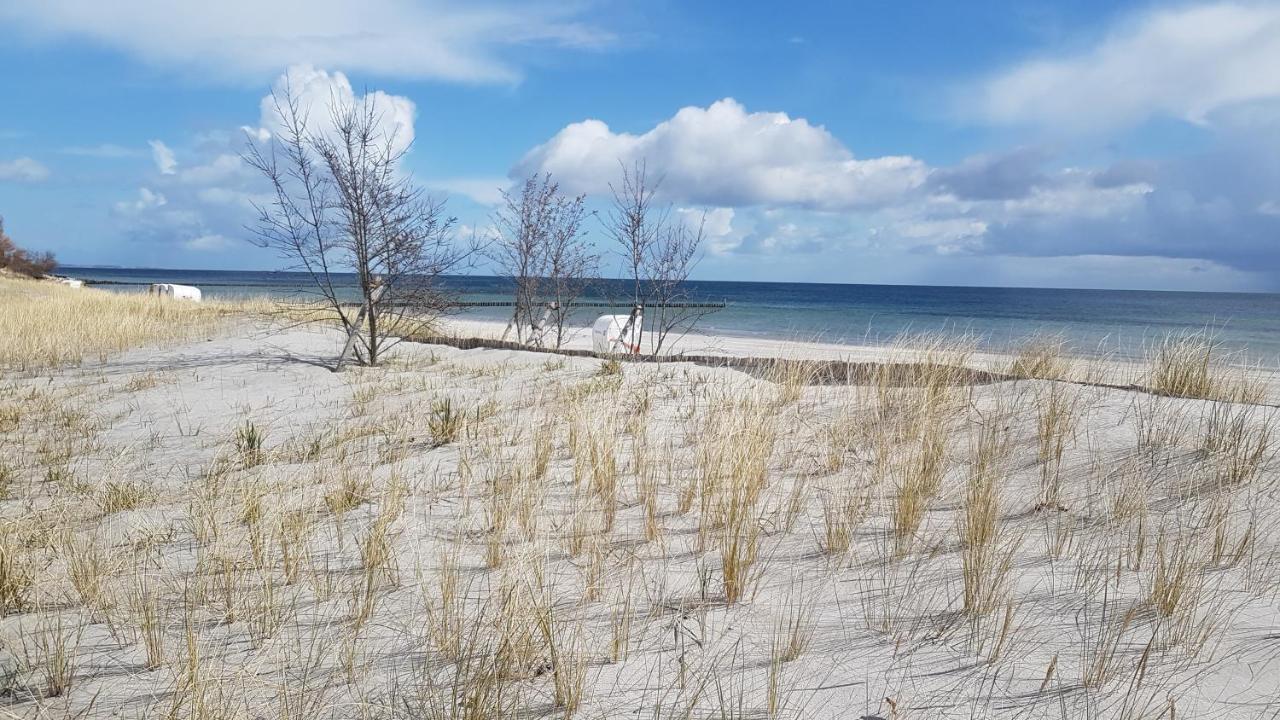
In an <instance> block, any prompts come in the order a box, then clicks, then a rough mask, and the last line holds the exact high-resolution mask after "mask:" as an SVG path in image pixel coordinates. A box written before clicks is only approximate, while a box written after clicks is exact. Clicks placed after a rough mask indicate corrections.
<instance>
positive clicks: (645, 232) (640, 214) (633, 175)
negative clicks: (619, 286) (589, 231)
mask: <svg viewBox="0 0 1280 720" xmlns="http://www.w3.org/2000/svg"><path fill="white" fill-rule="evenodd" d="M660 184H661V180H657V181H653V182H651V181H650V180H649V174H648V168H647V167H646V165H645V162H644V161H643V160H641V161H639V162H637V163H635V164H634V165H632V166H631V167H627V166H626V165H622V181H621V183H620V184H619V185H617V186H615V185H613V184H610V185H609V189H610V190H611V191H612V192H613V206H612V207H611V208H610V209H609V214H608V216H607V217H606V219H605V221H604V222H605V230H606V232H608V234H609V237H610V238H611V239H612V240H613V242H614V244H615V245H617V246H618V254H619V255H621V256H622V262H623V265H624V270H625V272H626V273H627V279H628V280H630V281H631V283H632V301H633V302H634V303H635V304H636V305H643V304H644V301H645V299H646V288H645V286H644V281H645V270H646V265H647V263H648V257H649V255H650V253H651V252H652V250H653V246H654V245H655V244H656V243H657V242H658V236H659V234H660V231H661V229H662V227H663V226H664V225H665V224H666V220H667V218H666V216H667V211H666V210H665V209H662V208H659V209H655V208H654V203H653V199H654V195H655V194H656V193H657V191H658V186H659V185H660Z"/></svg>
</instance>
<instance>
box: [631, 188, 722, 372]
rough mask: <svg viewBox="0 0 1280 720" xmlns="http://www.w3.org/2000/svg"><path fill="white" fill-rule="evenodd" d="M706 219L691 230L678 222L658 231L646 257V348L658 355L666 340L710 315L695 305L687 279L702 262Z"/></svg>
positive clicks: (708, 309)
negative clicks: (647, 346)
mask: <svg viewBox="0 0 1280 720" xmlns="http://www.w3.org/2000/svg"><path fill="white" fill-rule="evenodd" d="M706 222H707V216H706V213H703V214H702V217H701V219H700V220H699V221H698V226H697V227H696V228H692V227H690V226H688V225H686V224H685V223H684V222H681V221H680V220H677V221H676V222H674V223H671V224H669V225H666V226H664V227H662V228H661V230H660V232H659V233H658V240H657V242H655V243H654V244H653V246H652V247H651V248H650V252H649V253H648V254H647V255H646V256H645V275H646V280H647V285H648V288H649V300H648V302H649V305H650V306H652V308H653V309H652V311H651V312H650V314H649V330H650V333H649V344H650V346H651V348H652V350H651V352H652V353H653V354H654V355H657V354H658V353H659V352H661V351H662V348H663V346H664V345H666V344H667V341H668V340H669V339H671V340H677V339H679V338H681V337H683V336H684V335H685V334H687V333H688V332H689V331H690V330H693V328H694V326H695V325H697V323H698V321H699V320H701V319H702V318H703V317H706V316H707V314H709V313H711V312H713V310H712V309H711V308H707V307H705V306H700V305H698V304H697V303H696V302H695V301H696V298H694V297H693V296H692V294H691V293H690V292H689V275H690V273H692V272H693V269H694V268H695V267H697V264H698V261H699V260H701V257H702V255H701V253H702V239H703V237H704V229H705V227H706Z"/></svg>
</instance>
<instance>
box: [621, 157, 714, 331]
mask: <svg viewBox="0 0 1280 720" xmlns="http://www.w3.org/2000/svg"><path fill="white" fill-rule="evenodd" d="M661 183H662V181H661V179H660V178H659V179H657V180H651V179H650V178H649V175H648V169H647V167H646V165H645V162H644V161H639V162H637V163H635V164H633V165H632V166H631V167H627V166H626V165H623V166H622V180H621V182H620V183H619V185H617V186H614V185H610V189H611V190H612V191H613V206H612V208H611V209H610V211H609V214H608V216H607V217H606V219H605V221H604V222H605V229H606V231H607V232H608V234H609V237H610V238H611V239H612V240H613V242H614V244H615V245H616V246H617V247H618V254H619V255H621V257H622V260H623V264H624V272H626V273H627V280H628V281H630V283H631V284H632V295H633V302H634V304H635V305H636V306H639V307H641V308H644V309H645V311H646V312H645V321H646V322H647V323H648V324H649V328H650V335H649V347H650V352H651V353H652V354H654V355H657V354H659V353H660V352H661V351H662V348H663V347H664V345H666V344H667V342H668V340H669V339H671V338H672V337H673V334H674V336H680V335H683V334H685V333H687V332H689V331H690V330H692V329H693V327H694V326H695V325H696V324H697V322H698V320H700V319H701V318H702V317H704V316H705V315H706V314H707V312H708V310H707V309H706V308H697V307H688V305H687V304H688V303H689V302H690V301H691V300H692V298H691V297H690V294H689V285H688V280H689V275H690V273H691V272H692V271H693V269H694V267H696V266H697V264H698V261H699V259H700V258H701V248H702V240H703V235H704V233H703V225H704V224H705V220H706V216H705V214H704V216H703V220H702V222H700V223H699V225H698V227H697V228H696V229H694V228H690V227H689V226H687V225H686V224H685V223H684V222H683V221H681V220H679V219H676V220H674V221H672V219H671V208H670V206H662V205H657V204H656V203H655V200H654V198H655V195H656V194H657V191H658V187H659V186H660V185H661ZM639 342H643V339H641V340H640V341H639Z"/></svg>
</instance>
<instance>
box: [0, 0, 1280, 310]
mask: <svg viewBox="0 0 1280 720" xmlns="http://www.w3.org/2000/svg"><path fill="white" fill-rule="evenodd" d="M0 68H4V70H5V72H3V73H0V216H3V218H4V222H5V228H6V230H7V232H8V233H9V234H10V235H11V236H12V237H13V238H14V239H15V240H16V241H17V242H18V243H19V244H21V245H23V246H26V247H29V248H31V249H36V250H51V251H53V252H55V253H56V255H57V257H58V258H59V259H60V260H61V261H62V262H63V263H66V264H73V265H74V264H102V265H116V266H129V267H169V268H207V269H233V270H234V269H255V270H257V269H261V270H269V269H277V268H281V267H284V266H286V265H287V264H288V263H287V261H285V260H283V259H281V258H279V257H277V256H276V255H274V254H273V253H272V252H271V251H268V250H264V249H261V248H258V247H255V246H254V245H252V244H251V243H250V242H249V239H250V238H251V236H252V232H251V227H252V225H253V223H254V218H255V213H254V211H253V205H254V203H255V202H263V201H264V200H265V199H266V198H267V196H266V195H265V193H264V190H265V188H264V184H263V181H262V179H261V178H259V177H257V176H255V174H254V172H253V171H252V170H251V169H250V168H248V167H247V166H246V165H245V163H244V162H243V160H242V159H241V157H240V156H241V153H242V152H243V151H244V149H245V147H246V143H247V142H249V141H251V140H257V141H259V142H269V141H270V138H271V137H272V130H273V127H274V118H273V114H272V113H271V111H270V105H269V103H268V104H264V99H269V97H270V94H271V92H272V91H273V89H279V88H283V87H284V85H285V83H286V82H287V83H288V84H289V85H290V86H291V87H293V88H295V89H299V90H300V92H301V93H302V94H303V96H304V97H305V98H307V102H308V103H310V104H311V106H313V107H322V106H325V105H326V104H327V103H332V102H334V101H335V99H337V100H339V101H342V100H354V99H359V98H362V97H366V96H367V97H368V98H369V99H370V100H371V101H372V102H373V103H374V104H375V106H376V107H377V108H378V109H379V111H380V118H381V122H383V123H385V124H386V126H387V127H388V128H394V129H395V130H396V132H397V135H396V137H397V138H403V139H404V140H405V141H406V142H409V141H411V144H409V145H408V148H409V151H408V154H407V155H406V157H405V159H404V161H403V165H404V167H403V170H404V171H405V172H406V173H408V174H410V175H411V176H412V177H413V179H414V180H415V181H416V182H417V183H419V184H420V185H422V186H423V187H426V188H428V189H429V190H430V191H431V193H432V194H433V195H434V196H437V197H439V198H443V199H446V207H447V211H448V213H449V214H450V215H452V216H455V217H456V218H457V220H458V227H459V228H460V229H462V230H463V231H464V232H469V231H471V230H472V229H475V230H477V231H479V232H483V231H485V230H486V229H487V228H490V227H491V226H492V218H493V214H494V212H495V210H496V204H497V203H498V202H499V201H500V199H501V191H502V190H504V189H508V188H511V187H512V186H513V184H514V183H517V182H519V181H520V180H521V179H522V178H524V177H527V176H529V175H531V174H534V173H542V172H549V173H551V175H552V177H553V178H554V179H555V180H556V181H558V182H559V183H560V185H561V187H562V188H563V189H565V190H566V191H567V192H571V193H584V194H586V195H587V196H588V198H589V204H590V206H591V207H593V208H602V207H603V205H604V202H605V199H606V198H607V195H608V192H609V185H610V183H616V182H617V181H618V180H619V179H620V166H621V164H624V163H632V162H636V161H644V162H645V163H646V165H647V167H648V168H649V171H650V173H651V174H655V175H659V176H661V178H662V182H661V185H660V195H661V198H660V199H661V201H662V202H663V203H664V204H669V205H670V206H671V208H672V209H673V211H674V212H673V215H672V216H673V217H676V218H686V219H689V221H690V222H692V221H693V219H694V218H704V217H705V229H706V232H707V237H706V242H705V254H704V256H703V258H702V260H701V262H700V264H699V265H698V267H697V269H696V271H695V273H694V275H695V277H698V278H701V279H709V280H764V281H796V282H838V283H892V284H901V283H909V284H937V285H989V286H1042V287H1084V288H1091V287H1096V288H1132V289H1164V290H1228V291H1280V72H1277V69H1278V68H1280V3H1252V2H1228V3H1185V2H1179V3H1122V2H1090V1H1077V2H1070V3H1047V2H1039V1H1038V0H1022V1H1021V2H1011V3H1003V2H988V1H985V0H975V1H974V2H970V3H952V2H943V1H942V0H937V1H935V2H907V1H904V2H896V3H885V2H847V3H828V2H815V3H805V2H794V3H778V2H756V1H754V0H739V1H738V2H712V1H711V0H707V1H705V2H696V3H689V2H675V1H672V2H666V1H665V0H648V1H646V2H643V3H640V2H607V1H605V0H569V1H568V2H565V1H561V2H543V1H542V0H532V1H525V2H505V1H496V0H468V1H467V2H437V1H431V2H427V1H423V0H418V1H414V0H365V2H363V3H359V4H355V3H349V2H343V1H342V0H253V1H250V0H223V1H222V2H218V3H207V2H206V3H192V2H172V1H171V0H117V1H116V2H112V3H101V2H96V1H94V0H42V2H28V1H26V0H0ZM587 230H588V231H589V233H590V235H591V236H592V237H593V238H595V239H597V240H598V241H599V242H600V243H601V246H602V250H607V249H608V248H607V247H605V246H604V244H605V242H606V241H605V240H604V236H605V233H604V232H603V230H602V228H601V227H600V224H599V223H598V222H596V221H595V220H589V221H588V224H587ZM610 257H611V256H606V258H610ZM612 264H616V263H613V262H612V261H611V260H608V259H607V260H606V263H605V272H606V273H608V272H610V271H611V270H612V267H611V265H612ZM484 270H485V268H483V267H480V268H477V271H480V272H483V271H484Z"/></svg>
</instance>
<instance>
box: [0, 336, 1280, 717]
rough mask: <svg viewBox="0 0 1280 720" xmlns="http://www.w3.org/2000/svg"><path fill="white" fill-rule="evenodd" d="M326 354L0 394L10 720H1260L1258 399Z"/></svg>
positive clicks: (743, 345)
mask: <svg viewBox="0 0 1280 720" xmlns="http://www.w3.org/2000/svg"><path fill="white" fill-rule="evenodd" d="M454 329H455V330H458V331H459V332H463V331H465V332H467V333H471V334H476V333H481V332H485V333H487V332H492V331H495V330H496V332H497V333H499V334H500V333H501V327H496V328H495V327H494V326H492V325H488V326H483V327H481V326H467V327H460V326H457V325H455V326H454ZM341 339H342V338H341V336H340V335H339V334H338V333H336V332H332V331H326V330H318V329H305V328H304V329H296V328H295V329H284V328H281V327H279V326H274V325H271V324H270V323H266V322H264V321H249V322H239V323H235V324H232V325H230V326H225V325H224V326H220V328H219V329H218V330H217V331H211V332H209V333H207V335H206V336H204V337H200V338H196V339H192V340H182V341H177V342H168V343H164V344H162V345H160V346H153V347H141V348H137V349H134V350H128V351H125V352H122V353H118V354H112V355H111V356H110V357H107V358H106V359H105V360H103V361H88V362H85V363H84V364H81V365H79V366H75V367H61V368H56V369H51V370H44V371H39V372H25V373H8V374H6V377H5V382H4V385H3V395H2V396H0V438H3V440H4V444H3V452H2V453H0V467H3V469H4V478H5V480H4V487H5V498H6V499H5V500H4V501H3V505H0V510H2V513H3V526H2V527H0V540H2V541H3V544H2V547H3V550H4V553H3V555H2V557H3V562H0V571H2V572H0V588H2V589H3V591H4V592H3V593H0V600H3V602H4V611H5V617H4V619H3V621H0V631H2V632H3V635H2V637H3V645H0V648H3V649H2V650H0V653H2V656H0V660H2V663H3V667H4V668H5V672H6V677H7V678H8V679H7V680H6V682H7V686H6V687H7V688H8V689H7V691H6V695H5V698H4V703H5V712H6V713H10V714H12V715H14V716H19V717H51V716H57V717H62V716H77V717H265V716H268V715H271V716H278V717H290V718H303V717H351V716H357V715H358V716H365V717H409V716H413V717H440V718H446V717H447V718H454V717H459V718H461V717H512V716H522V715H526V714H527V715H530V716H555V717H564V716H573V717H620V716H633V715H636V714H641V715H651V716H654V717H677V716H678V717H708V716H710V717H757V716H758V717H822V718H826V717H830V718H837V717H881V718H907V717H1082V716H1090V717H1162V716H1169V717H1174V713H1176V714H1177V716H1194V717H1261V716H1265V715H1268V714H1269V713H1273V712H1274V711H1275V709H1276V706H1275V697H1276V695H1277V692H1280V687H1277V683H1280V660H1278V659H1277V655H1276V653H1275V640H1274V627H1275V618H1276V617H1277V610H1278V609H1280V608H1278V607H1277V605H1278V603H1280V596H1278V595H1277V590H1278V589H1280V567H1277V564H1276V560H1277V557H1278V556H1277V547H1280V546H1278V544H1277V543H1280V536H1278V535H1277V521H1276V519H1275V517H1276V513H1275V512H1274V509H1275V507H1276V503H1277V500H1276V497H1275V488H1276V479H1277V473H1276V469H1275V466H1274V463H1273V459H1274V457H1273V456H1274V447H1273V439H1272V438H1273V435H1272V432H1273V427H1274V412H1273V409H1272V408H1270V407H1267V406H1264V405H1256V404H1249V403H1223V402H1214V401H1210V400H1203V399H1193V398H1171V397H1162V396H1159V395H1155V394H1152V393H1148V392H1140V391H1132V390H1119V389H1107V388H1100V387H1094V386H1089V385H1085V384H1080V383H1074V382H1067V381H1052V380H1036V379H1022V380H1016V381H1008V382H998V383H991V384H983V385H967V384H963V383H954V382H953V380H954V379H955V378H956V377H957V376H955V375H954V374H952V373H950V372H949V371H947V370H945V369H944V366H943V365H939V366H938V370H937V372H935V373H933V374H930V375H928V380H927V381H925V382H923V383H922V384H921V385H920V386H907V387H898V386H893V385H891V384H887V383H882V384H875V383H869V384H865V385H854V386H845V385H835V386H833V385H808V384H807V383H806V381H805V375H804V364H803V363H785V364H779V366H778V370H777V372H776V374H774V375H773V376H771V377H766V378H760V377H753V376H750V375H746V374H743V373H741V372H738V371H735V370H731V369H724V368H710V367H704V366H700V365H693V364H689V363H664V364H662V365H650V364H632V363H623V364H621V365H620V366H617V365H612V364H610V363H607V362H605V361H602V360H597V359H590V358H580V357H563V356H556V355H551V354H546V353H528V352H518V351H508V350H486V349H477V350H469V351H462V350H458V349H455V348H452V347H446V346H432V345H422V344H411V343H404V344H401V345H399V346H397V348H396V349H395V351H394V353H393V355H392V357H390V358H389V359H388V360H387V362H386V363H385V366H384V367H380V368H351V369H350V370H347V371H345V372H343V373H336V374H335V373H333V372H331V371H330V370H329V369H328V367H327V365H328V364H329V363H331V361H332V359H333V357H334V355H335V354H336V350H337V349H338V348H339V347H340V345H341ZM582 342H583V339H582V338H578V339H576V340H575V341H574V343H575V346H578V345H581V343H582ZM682 347H683V348H688V349H697V350H698V351H699V352H703V351H711V350H715V351H719V352H724V353H752V352H760V351H762V350H766V349H767V350H769V351H770V354H772V355H774V356H779V357H787V358H792V359H797V360H799V359H802V358H808V357H826V355H824V353H832V355H831V357H844V358H848V357H858V358H865V359H876V358H884V357H886V355H885V353H890V352H892V351H891V350H886V349H883V348H881V349H870V348H857V349H851V348H848V347H844V346H840V347H836V346H823V345H821V344H816V343H815V344H799V343H795V344H774V343H769V344H767V345H766V344H753V343H752V342H751V341H747V340H742V339H729V338H706V337H697V338H688V339H686V340H685V341H684V344H683V345H682ZM953 352H955V353H956V355H954V356H953V357H952V359H954V360H956V361H957V362H960V361H963V362H975V363H978V362H983V363H985V362H988V361H993V360H992V359H991V358H981V359H974V358H972V357H971V356H968V355H964V354H963V353H961V352H960V351H959V350H954V351H953ZM1007 361H1008V359H1007V358H1006V359H1004V360H1003V361H1002V362H1006V363H1007ZM53 690H57V692H52V691H53Z"/></svg>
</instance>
